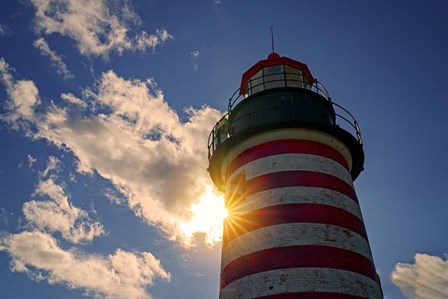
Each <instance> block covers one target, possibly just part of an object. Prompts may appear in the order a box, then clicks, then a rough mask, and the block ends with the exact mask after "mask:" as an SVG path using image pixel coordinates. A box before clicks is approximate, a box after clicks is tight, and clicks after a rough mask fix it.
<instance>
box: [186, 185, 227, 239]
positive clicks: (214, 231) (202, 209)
mask: <svg viewBox="0 0 448 299" xmlns="http://www.w3.org/2000/svg"><path fill="white" fill-rule="evenodd" d="M191 212H192V214H193V217H192V218H191V220H190V221H188V222H184V223H182V224H181V225H180V228H181V230H182V232H183V233H184V234H185V235H186V236H187V237H188V238H192V237H193V235H194V234H195V233H205V236H206V237H205V242H206V243H207V244H208V245H214V244H216V243H217V242H219V241H221V240H222V233H223V225H224V219H225V218H226V217H227V216H228V215H229V212H228V211H227V210H226V209H225V207H224V195H223V194H221V193H219V192H218V191H216V190H215V189H214V188H213V187H212V186H208V187H207V189H206V191H205V192H204V193H203V194H202V195H201V197H200V198H199V202H198V203H196V204H193V205H192V206H191Z"/></svg>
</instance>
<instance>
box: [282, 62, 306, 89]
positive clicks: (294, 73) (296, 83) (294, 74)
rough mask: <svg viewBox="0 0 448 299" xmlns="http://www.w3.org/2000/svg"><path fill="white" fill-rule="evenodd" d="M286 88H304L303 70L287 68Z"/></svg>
mask: <svg viewBox="0 0 448 299" xmlns="http://www.w3.org/2000/svg"><path fill="white" fill-rule="evenodd" d="M285 75H286V86H288V87H298V88H303V84H304V76H303V73H302V71H301V70H298V69H296V68H293V67H290V66H285Z"/></svg>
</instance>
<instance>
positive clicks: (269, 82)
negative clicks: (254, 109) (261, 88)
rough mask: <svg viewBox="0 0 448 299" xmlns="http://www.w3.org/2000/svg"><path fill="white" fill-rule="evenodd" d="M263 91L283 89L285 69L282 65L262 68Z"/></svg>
mask: <svg viewBox="0 0 448 299" xmlns="http://www.w3.org/2000/svg"><path fill="white" fill-rule="evenodd" d="M263 77H264V85H265V89H271V88H278V87H285V69H284V66H283V65H274V66H270V67H265V68H263Z"/></svg>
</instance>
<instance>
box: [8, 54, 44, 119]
mask: <svg viewBox="0 0 448 299" xmlns="http://www.w3.org/2000/svg"><path fill="white" fill-rule="evenodd" d="M12 71H13V69H12V68H10V67H9V65H8V63H7V62H6V61H5V60H4V59H3V57H0V76H1V77H0V81H1V82H2V83H3V84H4V85H5V87H6V92H7V93H8V96H9V101H7V102H6V108H7V109H8V110H9V112H10V114H8V115H7V116H5V117H4V119H5V120H6V121H7V122H9V123H14V122H16V121H18V120H28V121H32V120H33V118H34V108H35V107H36V106H37V105H38V104H39V103H40V100H39V95H38V93H39V91H38V89H37V87H36V85H35V84H34V82H33V81H30V80H19V81H15V80H14V79H13V77H12Z"/></svg>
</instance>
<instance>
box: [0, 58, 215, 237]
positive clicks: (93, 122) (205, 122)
mask: <svg viewBox="0 0 448 299" xmlns="http://www.w3.org/2000/svg"><path fill="white" fill-rule="evenodd" d="M2 61H3V62H4V60H2ZM4 65H6V67H4V71H3V76H4V77H7V79H6V80H4V82H6V83H7V84H8V85H9V86H11V88H7V92H8V95H9V97H10V99H9V101H8V103H9V104H7V105H8V107H9V112H8V117H7V118H6V120H7V121H8V123H9V124H10V125H11V126H12V127H15V128H23V127H27V128H29V130H28V131H27V132H28V134H29V135H30V136H32V137H33V138H37V139H45V140H47V141H49V142H51V143H53V144H54V145H55V146H57V147H60V148H62V149H66V150H70V151H71V152H72V153H73V154H74V155H75V156H76V157H77V158H78V171H79V172H81V173H92V172H93V171H95V172H96V173H98V174H99V175H101V176H102V177H104V178H105V179H107V180H110V181H111V182H112V183H113V184H114V186H115V187H116V189H117V190H119V191H120V192H121V193H122V194H123V195H125V198H126V203H127V205H128V206H129V207H130V208H131V209H132V210H133V211H134V213H135V214H136V215H137V216H139V217H142V218H143V219H144V220H145V221H146V222H147V223H148V224H150V225H156V226H157V227H158V228H160V229H162V230H163V231H165V232H166V233H167V236H168V237H169V238H170V239H177V240H180V241H181V242H182V243H183V244H185V245H188V244H189V242H191V240H192V238H193V234H195V233H197V232H203V233H207V232H209V231H210V229H211V228H210V226H212V227H217V226H220V225H222V223H221V222H222V218H221V219H218V218H217V219H216V220H215V223H211V222H210V221H211V220H210V219H207V222H206V223H205V224H204V225H193V224H186V223H188V222H189V221H193V220H194V221H204V219H197V217H201V216H200V215H199V216H198V215H194V211H193V210H192V206H193V205H194V204H198V201H199V200H200V198H201V196H202V195H204V194H207V193H209V194H210V191H209V190H208V189H209V186H210V185H211V181H210V178H209V175H208V173H207V170H206V169H207V166H208V165H207V158H206V157H207V137H208V134H209V131H210V128H212V127H213V125H214V124H215V122H216V120H218V119H219V118H220V116H221V113H220V112H219V111H217V110H215V109H212V108H210V107H208V106H204V107H202V108H200V109H195V108H191V107H190V108H187V109H185V111H184V113H185V115H186V118H187V119H186V121H185V122H181V121H180V118H179V116H178V115H177V113H176V112H175V111H174V110H173V109H172V108H171V107H170V106H169V105H168V104H167V102H166V101H165V100H164V97H163V93H162V91H161V90H160V89H158V87H157V85H156V84H155V82H154V81H153V80H146V81H141V80H137V79H128V80H127V79H124V78H121V77H119V76H118V75H117V74H116V73H114V72H113V71H108V72H106V73H103V74H102V75H101V77H100V78H99V80H98V82H97V83H96V86H95V87H94V88H92V89H91V88H86V89H84V90H83V91H82V94H83V96H82V97H81V98H77V97H76V96H74V95H72V94H62V95H61V97H62V98H63V99H64V100H66V101H69V102H70V103H72V104H73V105H65V107H59V106H57V105H56V104H54V103H52V104H50V105H49V106H48V107H45V109H44V110H45V112H42V113H37V112H35V110H34V107H35V106H36V105H37V103H38V102H37V99H38V91H37V88H36V87H35V86H34V84H33V83H32V81H25V82H29V83H28V84H29V86H33V87H34V88H35V89H33V90H34V92H33V94H32V95H33V99H34V100H23V98H22V97H20V96H17V94H15V93H14V92H10V91H12V90H14V89H15V88H16V86H17V85H18V84H19V83H20V82H23V81H15V80H14V79H13V77H12V73H11V69H10V68H9V67H8V66H7V64H6V62H4ZM19 102H25V103H26V106H20V105H18V104H15V103H19ZM87 103H89V105H87ZM73 106H76V109H74V110H71V108H73ZM83 107H85V109H84V112H85V115H84V116H80V115H79V113H74V111H79V108H83ZM25 108H26V109H25ZM210 196H216V194H215V195H213V194H211V195H210ZM57 197H58V198H60V197H61V195H58V196H57ZM52 198H53V201H55V200H54V198H55V197H52ZM221 200H222V199H221ZM216 202H217V203H219V202H220V201H219V200H217V201H216ZM204 205H210V204H209V203H208V202H206V201H204ZM199 209H200V208H199ZM211 212H212V211H211ZM203 217H209V216H208V215H204V216H203ZM185 227H188V228H189V229H182V228H185ZM192 227H196V229H195V230H192V229H191V228H192ZM217 238H218V237H214V239H213V240H208V241H209V242H211V243H213V242H216V241H218V240H219V239H217Z"/></svg>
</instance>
